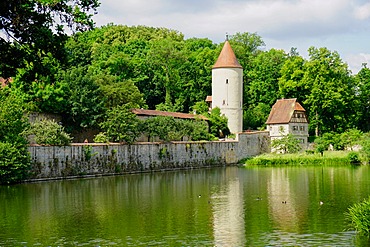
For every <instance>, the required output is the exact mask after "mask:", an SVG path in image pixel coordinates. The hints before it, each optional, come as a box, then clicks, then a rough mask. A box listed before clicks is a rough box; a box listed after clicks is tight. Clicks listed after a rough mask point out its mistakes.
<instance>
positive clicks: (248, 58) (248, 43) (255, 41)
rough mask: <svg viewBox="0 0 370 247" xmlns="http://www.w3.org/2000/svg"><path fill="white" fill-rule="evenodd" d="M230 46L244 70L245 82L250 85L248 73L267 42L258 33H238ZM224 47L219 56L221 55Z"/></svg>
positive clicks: (232, 38) (233, 37) (233, 36)
mask: <svg viewBox="0 0 370 247" xmlns="http://www.w3.org/2000/svg"><path fill="white" fill-rule="evenodd" d="M230 44H231V46H232V47H233V50H234V52H235V55H236V57H237V58H238V61H239V63H240V65H241V66H243V68H244V82H246V84H247V85H249V78H248V73H249V71H250V70H251V64H252V63H253V60H254V59H255V57H256V56H257V55H258V54H259V53H260V52H262V50H263V48H264V47H265V42H264V41H263V40H262V37H261V36H259V35H258V34H257V33H249V32H245V33H236V34H234V35H232V36H231V38H230ZM221 48H222V46H220V48H219V49H220V50H219V51H218V53H217V55H218V54H220V51H221Z"/></svg>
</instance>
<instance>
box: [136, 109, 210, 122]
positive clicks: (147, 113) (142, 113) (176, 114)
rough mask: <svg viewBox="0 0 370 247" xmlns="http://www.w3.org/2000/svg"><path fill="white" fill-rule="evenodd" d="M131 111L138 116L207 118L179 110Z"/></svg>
mask: <svg viewBox="0 0 370 247" xmlns="http://www.w3.org/2000/svg"><path fill="white" fill-rule="evenodd" d="M132 113H135V114H136V115H138V116H164V117H174V118H182V119H197V118H199V119H202V120H208V118H206V117H204V116H202V115H195V114H189V113H181V112H168V111H157V110H144V109H132Z"/></svg>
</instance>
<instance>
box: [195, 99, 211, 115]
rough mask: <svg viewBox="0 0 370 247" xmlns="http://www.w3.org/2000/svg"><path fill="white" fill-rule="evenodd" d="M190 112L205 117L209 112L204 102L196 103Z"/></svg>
mask: <svg viewBox="0 0 370 247" xmlns="http://www.w3.org/2000/svg"><path fill="white" fill-rule="evenodd" d="M191 109H192V111H193V112H195V114H199V115H207V114H208V111H209V107H208V104H207V103H206V102H205V101H198V102H196V103H195V105H193V106H192V107H191Z"/></svg>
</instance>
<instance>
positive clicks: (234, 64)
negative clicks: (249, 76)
mask: <svg viewBox="0 0 370 247" xmlns="http://www.w3.org/2000/svg"><path fill="white" fill-rule="evenodd" d="M212 68H213V69H216V68H243V67H242V66H241V65H240V63H239V62H238V60H237V59H236V56H235V53H234V51H233V49H232V48H231V45H230V43H229V41H228V40H226V41H225V44H224V47H223V48H222V51H221V53H220V55H219V56H218V59H217V61H216V63H215V65H213V67H212Z"/></svg>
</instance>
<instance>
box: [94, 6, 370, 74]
mask: <svg viewBox="0 0 370 247" xmlns="http://www.w3.org/2000/svg"><path fill="white" fill-rule="evenodd" d="M101 2H102V3H101V7H100V8H99V10H98V14H97V15H96V16H95V17H94V20H95V22H96V24H97V26H102V25H106V24H108V23H114V24H123V25H128V26H132V25H145V26H152V27H166V28H170V29H174V30H177V31H179V32H181V33H183V34H184V35H185V38H186V39H187V38H192V37H197V38H209V39H211V40H212V41H213V42H214V43H220V42H223V41H224V39H225V34H226V33H229V34H231V35H232V34H234V33H236V32H240V33H243V32H251V33H254V32H256V33H257V34H258V35H260V36H261V37H262V39H263V40H264V41H265V43H266V49H270V48H276V49H284V50H286V51H289V50H290V48H291V47H296V48H297V49H298V51H299V53H300V54H301V55H302V56H304V57H307V49H308V48H309V47H310V46H315V47H327V48H328V49H329V50H331V51H337V52H339V54H340V56H341V58H342V59H343V61H345V62H346V63H348V65H349V67H350V69H351V70H352V72H353V73H357V72H358V70H359V69H360V68H361V64H362V63H368V64H369V66H370V1H369V0H150V1H146V0H101Z"/></svg>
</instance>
